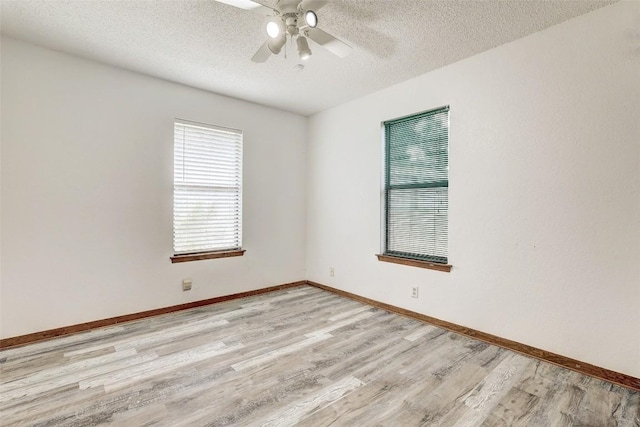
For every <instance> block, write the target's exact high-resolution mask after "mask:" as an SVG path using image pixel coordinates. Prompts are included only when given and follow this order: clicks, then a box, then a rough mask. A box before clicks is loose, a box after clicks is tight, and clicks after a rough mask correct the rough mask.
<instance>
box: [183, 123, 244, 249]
mask: <svg viewBox="0 0 640 427" xmlns="http://www.w3.org/2000/svg"><path fill="white" fill-rule="evenodd" d="M173 166H174V175H173V179H174V184H173V249H174V253H175V255H176V256H174V257H172V260H173V261H174V262H176V261H183V260H186V261H190V260H193V259H206V258H216V257H218V256H210V257H195V258H194V257H191V258H189V257H187V258H186V259H185V258H184V257H180V255H186V254H202V253H211V252H218V254H220V253H221V252H233V251H236V252H237V251H240V248H241V247H242V131H239V130H235V129H227V128H222V127H217V126H210V125H204V124H199V123H192V122H186V121H182V120H176V121H175V123H174V163H173ZM222 256H229V255H222Z"/></svg>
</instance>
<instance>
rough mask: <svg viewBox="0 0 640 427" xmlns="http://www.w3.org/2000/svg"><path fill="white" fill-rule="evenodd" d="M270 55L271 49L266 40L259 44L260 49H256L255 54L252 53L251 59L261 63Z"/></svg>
mask: <svg viewBox="0 0 640 427" xmlns="http://www.w3.org/2000/svg"><path fill="white" fill-rule="evenodd" d="M270 56H271V49H269V42H268V41H266V42H264V44H263V45H262V46H260V49H258V51H257V52H256V53H255V55H253V57H252V58H251V60H252V61H253V62H258V63H261V62H265V61H266V60H267V59H269V57H270Z"/></svg>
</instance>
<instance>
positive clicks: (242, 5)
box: [215, 0, 273, 14]
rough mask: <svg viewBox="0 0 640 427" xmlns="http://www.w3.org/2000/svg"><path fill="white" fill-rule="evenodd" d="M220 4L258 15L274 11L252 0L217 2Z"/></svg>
mask: <svg viewBox="0 0 640 427" xmlns="http://www.w3.org/2000/svg"><path fill="white" fill-rule="evenodd" d="M215 1H217V2H218V3H223V4H227V5H229V6H233V7H237V8H239V9H244V10H250V11H252V12H257V13H261V14H262V13H271V12H272V11H273V9H271V8H270V7H267V6H264V5H262V4H260V3H257V2H255V1H252V0H215Z"/></svg>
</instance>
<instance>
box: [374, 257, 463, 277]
mask: <svg viewBox="0 0 640 427" xmlns="http://www.w3.org/2000/svg"><path fill="white" fill-rule="evenodd" d="M376 256H377V257H378V261H384V262H392V263H394V264H402V265H409V266H411V267H420V268H426V269H429V270H437V271H444V272H445V273H449V272H450V271H451V268H452V267H453V266H452V265H451V264H437V263H435V262H429V261H420V260H417V259H409V258H400V257H395V256H389V255H382V254H376Z"/></svg>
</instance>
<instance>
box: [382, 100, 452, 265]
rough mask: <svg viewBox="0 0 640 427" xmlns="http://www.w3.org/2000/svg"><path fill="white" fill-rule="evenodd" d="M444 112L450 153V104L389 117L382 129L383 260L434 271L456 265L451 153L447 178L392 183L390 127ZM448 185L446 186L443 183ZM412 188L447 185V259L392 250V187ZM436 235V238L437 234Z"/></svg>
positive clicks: (396, 188)
mask: <svg viewBox="0 0 640 427" xmlns="http://www.w3.org/2000/svg"><path fill="white" fill-rule="evenodd" d="M441 112H446V118H447V128H446V138H447V153H448V150H449V142H450V131H451V129H450V107H449V105H445V106H442V107H438V108H433V109H430V110H425V111H421V112H418V113H413V114H409V115H406V116H402V117H398V118H395V119H390V120H385V121H383V122H382V123H381V128H382V156H383V162H382V169H383V176H382V197H381V215H382V221H381V225H382V227H381V253H380V254H376V256H377V257H378V260H379V261H385V262H392V263H396V264H403V265H409V266H414V267H422V268H428V269H433V270H439V271H445V272H450V271H451V268H452V266H451V265H450V264H449V256H448V244H449V242H448V221H449V208H448V200H449V194H448V188H449V173H448V166H449V161H448V154H447V164H446V166H447V174H446V181H438V182H437V184H439V185H434V184H436V182H422V183H411V184H408V183H407V184H397V185H395V186H394V185H392V184H391V176H392V172H391V135H390V133H391V132H389V127H390V126H392V125H393V124H397V123H402V122H404V121H407V120H412V119H416V118H420V117H421V116H425V117H427V116H431V115H435V114H438V113H441ZM443 184H444V185H443ZM410 188H419V189H423V188H424V189H429V188H447V218H446V223H447V228H446V238H447V242H446V252H447V253H446V255H447V256H446V258H444V259H443V257H439V256H436V255H431V254H414V253H409V252H402V251H393V250H389V238H390V236H389V234H390V233H389V229H390V227H389V226H390V215H389V206H390V196H391V191H392V190H394V189H395V190H398V189H410ZM434 238H435V237H434Z"/></svg>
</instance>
